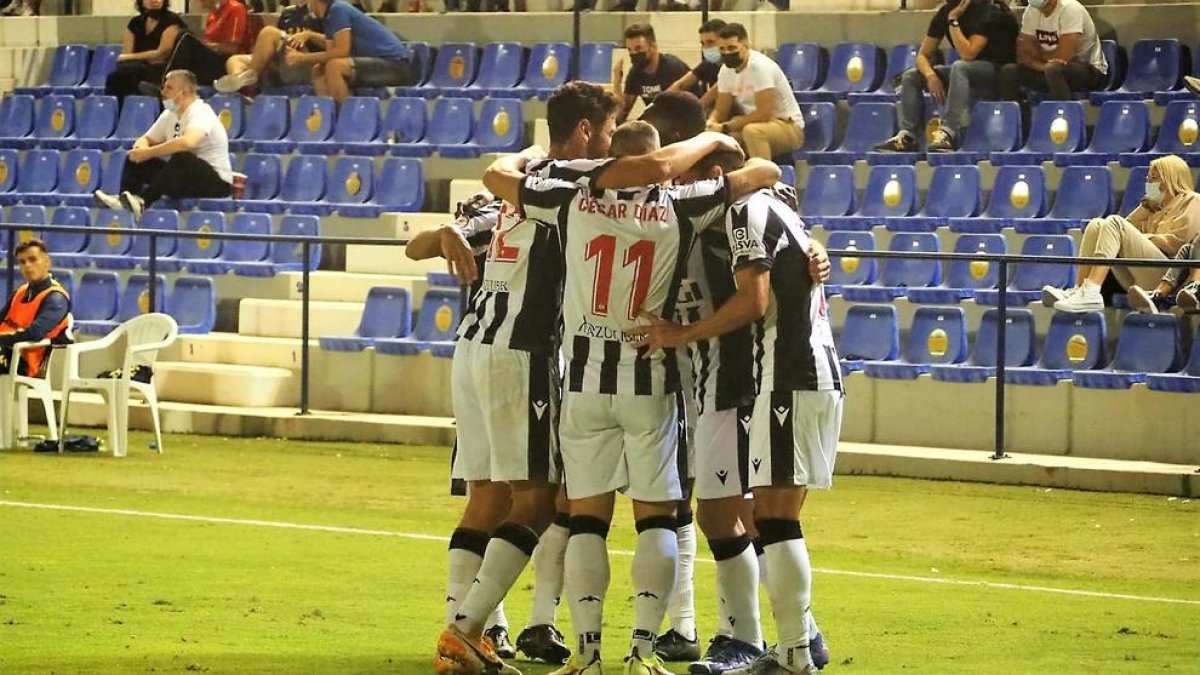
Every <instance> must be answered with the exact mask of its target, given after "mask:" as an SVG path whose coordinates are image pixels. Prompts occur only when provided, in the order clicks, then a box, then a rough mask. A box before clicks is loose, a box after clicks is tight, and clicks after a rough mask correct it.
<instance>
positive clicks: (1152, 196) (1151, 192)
mask: <svg viewBox="0 0 1200 675" xmlns="http://www.w3.org/2000/svg"><path fill="white" fill-rule="evenodd" d="M1145 197H1146V201H1148V202H1150V203H1151V204H1161V203H1162V200H1163V193H1162V188H1161V187H1159V186H1158V183H1155V182H1150V181H1147V182H1146V195H1145Z"/></svg>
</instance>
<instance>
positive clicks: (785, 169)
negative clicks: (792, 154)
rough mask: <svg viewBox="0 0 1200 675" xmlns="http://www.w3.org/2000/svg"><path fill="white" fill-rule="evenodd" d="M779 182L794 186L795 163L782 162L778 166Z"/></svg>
mask: <svg viewBox="0 0 1200 675" xmlns="http://www.w3.org/2000/svg"><path fill="white" fill-rule="evenodd" d="M779 174H780V175H779V182H780V183H784V184H785V185H791V186H792V187H796V165H794V164H783V165H781V166H780V167H779Z"/></svg>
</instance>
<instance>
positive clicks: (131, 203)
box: [121, 190, 146, 220]
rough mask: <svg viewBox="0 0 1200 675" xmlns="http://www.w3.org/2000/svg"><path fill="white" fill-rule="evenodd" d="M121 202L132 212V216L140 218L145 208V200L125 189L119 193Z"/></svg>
mask: <svg viewBox="0 0 1200 675" xmlns="http://www.w3.org/2000/svg"><path fill="white" fill-rule="evenodd" d="M121 204H122V205H124V206H125V208H127V209H129V211H130V212H131V213H133V217H134V218H135V219H137V220H141V218H142V212H143V211H145V210H146V200H144V199H142V198H141V197H139V196H137V195H135V194H133V193H132V192H130V191H128V190H126V191H125V192H122V193H121Z"/></svg>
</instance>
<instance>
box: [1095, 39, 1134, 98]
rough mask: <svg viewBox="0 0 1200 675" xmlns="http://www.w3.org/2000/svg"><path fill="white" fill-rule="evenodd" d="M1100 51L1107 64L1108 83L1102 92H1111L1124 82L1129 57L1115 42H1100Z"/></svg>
mask: <svg viewBox="0 0 1200 675" xmlns="http://www.w3.org/2000/svg"><path fill="white" fill-rule="evenodd" d="M1100 51H1102V52H1104V60H1105V62H1107V63H1108V82H1106V83H1105V85H1104V91H1112V90H1114V89H1117V88H1118V87H1120V86H1121V85H1122V84H1123V83H1124V82H1125V73H1126V72H1127V71H1128V70H1129V55H1128V54H1126V53H1125V48H1124V47H1122V46H1121V45H1119V44H1117V42H1116V40H1101V41H1100Z"/></svg>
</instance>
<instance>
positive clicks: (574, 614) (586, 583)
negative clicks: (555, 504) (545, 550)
mask: <svg viewBox="0 0 1200 675" xmlns="http://www.w3.org/2000/svg"><path fill="white" fill-rule="evenodd" d="M607 537H608V523H606V522H604V521H603V520H600V519H599V518H593V517H592V516H572V517H571V538H570V539H569V540H568V541H567V554H566V565H565V567H564V577H563V578H564V581H565V582H566V590H567V598H568V603H567V604H568V606H569V607H570V609H571V625H572V626H574V628H575V633H576V636H577V637H578V642H577V644H576V652H575V653H576V654H577V655H578V656H579V658H580V659H582V660H583V662H584V663H591V662H592V661H593V660H594V659H598V658H600V633H601V626H602V625H603V622H604V596H605V594H606V593H608V581H609V567H608V542H607V541H606V539H607ZM659 621H662V617H661V616H660V617H659Z"/></svg>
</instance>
